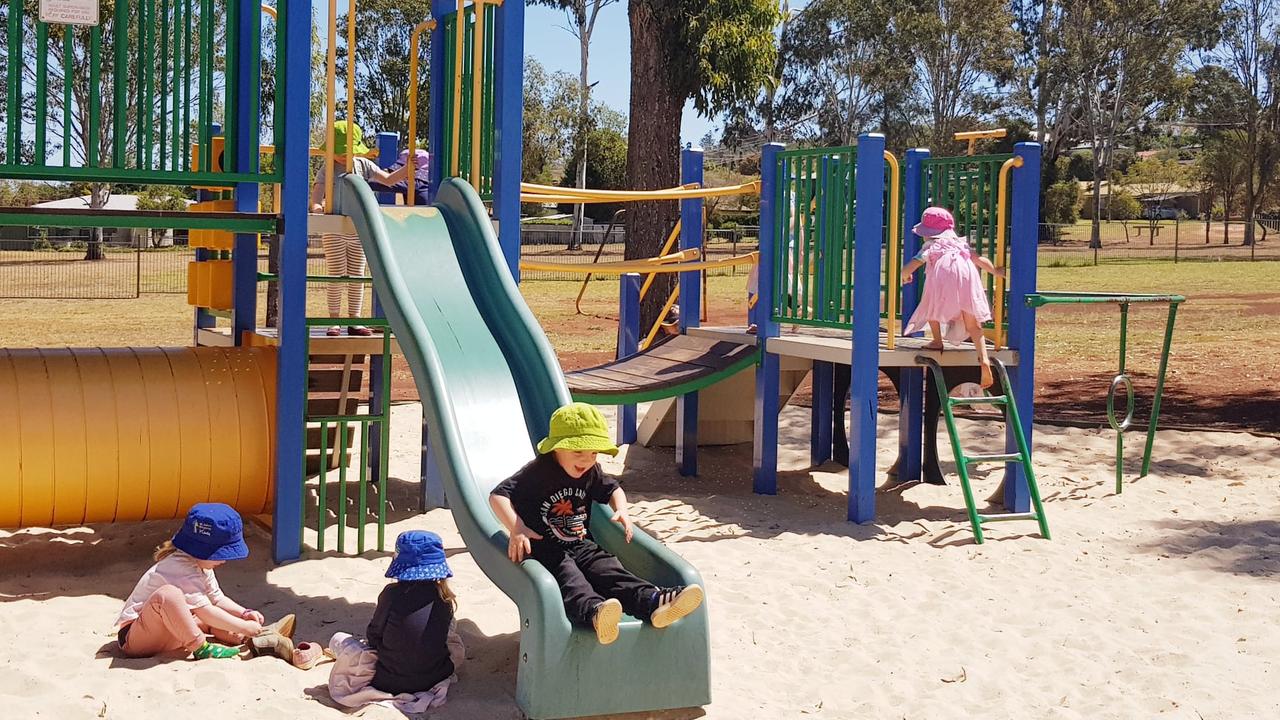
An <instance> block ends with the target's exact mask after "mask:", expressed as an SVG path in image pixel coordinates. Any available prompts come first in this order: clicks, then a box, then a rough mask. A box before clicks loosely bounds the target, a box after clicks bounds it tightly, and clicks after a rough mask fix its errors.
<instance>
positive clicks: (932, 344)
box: [924, 320, 942, 350]
mask: <svg viewBox="0 0 1280 720" xmlns="http://www.w3.org/2000/svg"><path fill="white" fill-rule="evenodd" d="M929 335H930V336H931V337H932V338H933V339H932V340H930V341H929V342H927V343H925V345H924V349H925V350H941V349H942V323H940V322H938V321H937V320H930V321H929Z"/></svg>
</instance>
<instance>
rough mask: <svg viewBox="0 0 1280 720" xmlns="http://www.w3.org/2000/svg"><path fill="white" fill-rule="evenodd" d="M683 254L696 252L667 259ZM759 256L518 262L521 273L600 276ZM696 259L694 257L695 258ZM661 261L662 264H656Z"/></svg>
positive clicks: (745, 261)
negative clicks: (590, 263) (529, 271)
mask: <svg viewBox="0 0 1280 720" xmlns="http://www.w3.org/2000/svg"><path fill="white" fill-rule="evenodd" d="M684 253H698V250H696V249H689V250H684V251H682V252H680V253H675V254H674V255H668V256H666V258H674V257H677V256H679V255H683V254H684ZM759 256H760V253H759V252H749V253H747V254H745V255H735V256H733V257H728V258H724V259H723V260H701V261H696V262H684V261H674V262H673V261H671V260H667V259H666V258H649V259H648V260H625V261H623V262H610V263H597V264H595V265H580V264H574V263H557V262H540V261H537V260H521V261H520V269H521V270H541V271H543V272H569V273H583V274H585V273H599V274H601V275H623V274H626V273H633V272H634V273H678V272H691V271H694V270H713V269H715V268H723V267H732V266H734V265H753V264H755V263H756V261H757V260H758V258H759ZM695 257H697V255H695ZM659 260H661V261H662V262H655V261H659Z"/></svg>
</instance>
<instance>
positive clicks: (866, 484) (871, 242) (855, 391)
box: [848, 133, 885, 523]
mask: <svg viewBox="0 0 1280 720" xmlns="http://www.w3.org/2000/svg"><path fill="white" fill-rule="evenodd" d="M856 174H857V179H856V190H855V192H856V201H855V202H857V208H858V212H857V216H856V218H855V220H854V221H855V223H856V224H855V225H854V241H853V354H852V358H851V362H850V363H849V371H850V373H851V377H850V379H849V407H850V411H849V510H848V518H849V519H850V520H852V521H853V522H858V523H864V522H869V521H871V520H873V519H875V515H876V497H875V492H876V406H877V404H878V401H879V400H878V397H877V394H876V385H877V380H879V371H878V370H877V368H878V366H879V364H880V276H881V272H880V245H881V241H880V238H881V237H882V236H883V235H884V220H885V217H884V182H885V181H884V135H881V134H879V133H863V134H862V135H859V136H858V164H857V169H856Z"/></svg>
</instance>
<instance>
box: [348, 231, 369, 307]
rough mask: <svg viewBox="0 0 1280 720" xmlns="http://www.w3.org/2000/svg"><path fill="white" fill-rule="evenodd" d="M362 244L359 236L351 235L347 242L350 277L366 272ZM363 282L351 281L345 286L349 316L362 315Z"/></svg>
mask: <svg viewBox="0 0 1280 720" xmlns="http://www.w3.org/2000/svg"><path fill="white" fill-rule="evenodd" d="M366 270H367V269H366V267H365V261H364V246H363V245H361V244H360V238H358V237H352V238H350V239H349V241H348V242H347V274H348V275H351V276H352V277H364V276H365V274H366ZM364 288H365V286H364V283H351V284H350V285H348V286H347V312H349V313H350V315H351V317H361V316H362V315H364Z"/></svg>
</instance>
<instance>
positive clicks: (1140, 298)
mask: <svg viewBox="0 0 1280 720" xmlns="http://www.w3.org/2000/svg"><path fill="white" fill-rule="evenodd" d="M1186 301H1187V299H1186V298H1185V297H1183V296H1182V295H1147V294H1143V293H1093V292H1065V291H1063V292H1060V291H1044V292H1038V293H1031V294H1029V295H1027V305H1028V306H1029V307H1041V306H1042V305H1069V304H1075V305H1083V304H1095V303H1110V304H1115V305H1123V304H1129V303H1155V302H1162V303H1172V304H1174V305H1177V304H1179V303H1184V302H1186Z"/></svg>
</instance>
